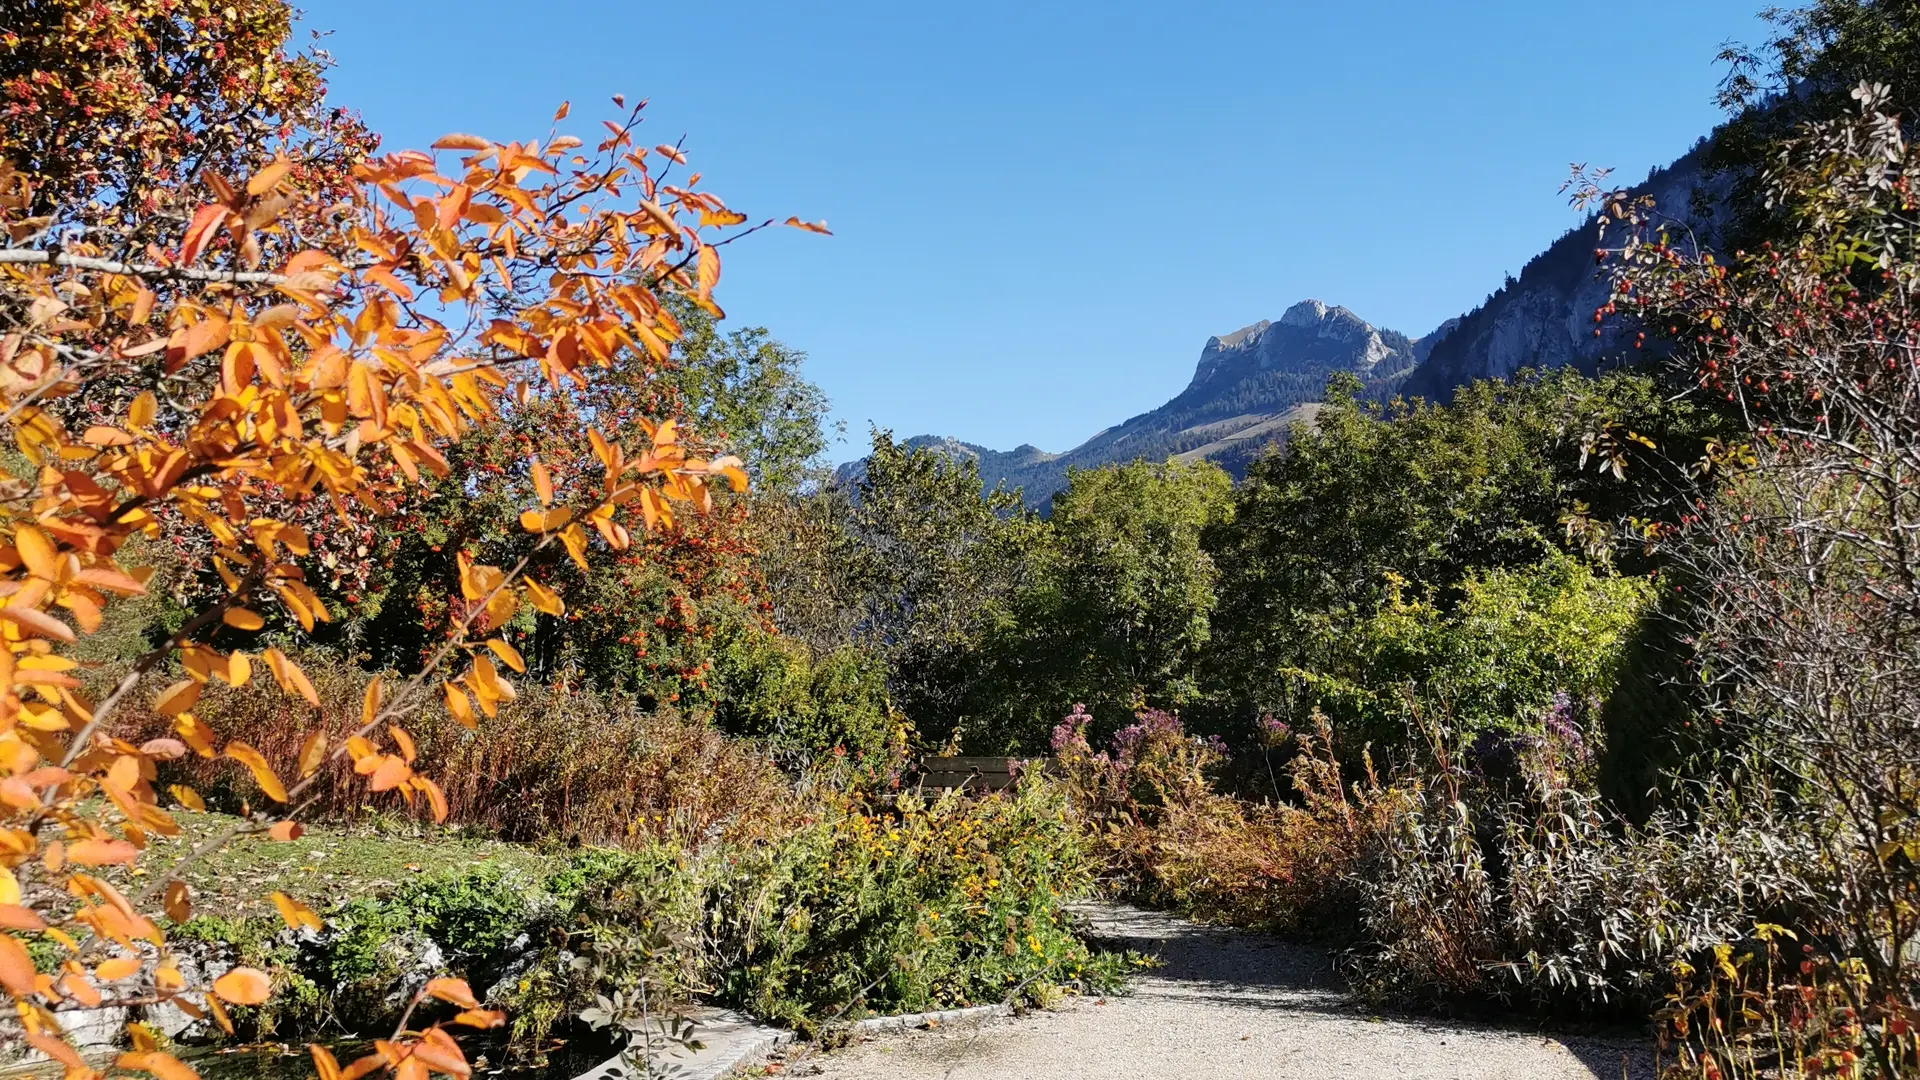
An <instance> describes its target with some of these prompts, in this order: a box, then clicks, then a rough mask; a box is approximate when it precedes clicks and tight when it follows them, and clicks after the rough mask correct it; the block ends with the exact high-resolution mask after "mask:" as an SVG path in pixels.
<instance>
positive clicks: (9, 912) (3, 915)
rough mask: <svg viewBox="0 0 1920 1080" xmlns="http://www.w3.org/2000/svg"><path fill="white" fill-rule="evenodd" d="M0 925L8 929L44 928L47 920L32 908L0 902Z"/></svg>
mask: <svg viewBox="0 0 1920 1080" xmlns="http://www.w3.org/2000/svg"><path fill="white" fill-rule="evenodd" d="M0 927H5V928H6V929H8V930H45V929H46V928H47V920H45V919H43V918H41V917H40V916H39V915H38V914H37V913H35V912H34V910H33V909H32V908H24V907H21V906H20V905H19V904H0Z"/></svg>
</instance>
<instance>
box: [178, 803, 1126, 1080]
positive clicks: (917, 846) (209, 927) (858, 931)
mask: <svg viewBox="0 0 1920 1080" xmlns="http://www.w3.org/2000/svg"><path fill="white" fill-rule="evenodd" d="M814 792H815V794H814V796H813V797H810V798H808V799H806V800H804V801H805V802H806V815H805V820H804V821H803V822H802V823H801V824H799V825H797V826H796V827H792V828H788V829H785V830H780V831H771V832H767V833H764V834H761V835H757V836H753V837H737V838H732V839H728V840H724V841H720V842H715V843H711V844H708V845H705V846H702V847H699V848H694V847H690V846H688V845H687V844H686V843H684V842H683V841H679V840H665V841H656V842H652V843H642V844H639V845H637V846H635V847H634V848H633V849H631V850H614V849H583V850H581V851H580V852H578V853H577V854H575V855H573V856H571V857H569V858H567V859H566V860H565V861H564V864H563V865H561V866H560V867H559V868H557V869H555V870H553V871H552V872H550V873H548V874H546V875H545V876H544V877H536V876H529V875H527V874H525V873H522V872H519V871H514V870H508V869H503V868H499V867H494V866H489V865H484V864H483V865H480V866H476V867H473V868H469V869H466V870H462V871H459V872H455V873H449V874H443V875H439V876H434V877H429V878H424V879H421V880H416V881H408V882H404V883H402V884H401V885H399V886H397V887H395V888H393V889H391V890H390V891H388V892H387V893H385V894H383V895H380V896H371V897H357V898H353V899H350V900H347V901H345V902H344V903H341V904H338V905H336V906H335V907H334V908H333V909H331V910H329V911H327V912H326V919H327V929H326V930H325V931H324V932H323V933H321V934H319V935H312V934H305V935H303V934H296V933H294V932H291V931H286V930H284V929H283V928H282V927H281V926H280V924H279V922H278V921H277V919H274V918H272V917H270V916H269V917H262V918H258V919H253V920H220V919H204V918H203V919H199V920H196V921H195V922H194V923H192V924H189V928H188V931H187V936H188V937H189V938H191V939H193V940H196V941H199V942H200V943H202V945H203V946H205V947H207V948H210V949H214V950H224V951H227V952H230V953H234V954H236V955H237V956H238V957H239V958H241V959H244V960H246V961H247V962H250V963H254V964H257V965H259V966H261V967H264V968H266V969H268V970H270V971H272V972H274V976H275V978H276V980H278V981H279V982H280V983H281V984H282V985H284V986H287V987H289V988H294V989H297V990H299V991H300V993H299V994H297V995H295V996H294V997H295V998H297V999H298V1000H299V1001H300V1002H301V1003H302V1004H301V1007H300V1009H298V1010H297V1012H296V1013H291V1014H289V1013H283V1014H281V1015H279V1016H277V1017H271V1018H269V1017H259V1018H254V1019H253V1020H252V1021H250V1026H249V1028H248V1031H249V1032H252V1033H265V1032H267V1031H271V1030H275V1028H276V1024H277V1034H279V1035H280V1036H281V1037H293V1036H296V1035H299V1034H303V1033H306V1032H309V1031H311V1030H313V1029H314V1028H315V1027H316V1026H317V1025H319V1024H321V1023H323V1022H324V1021H325V1020H326V1019H327V1018H329V1017H332V1018H334V1019H337V1020H338V1021H339V1022H341V1023H344V1024H346V1025H347V1026H349V1027H350V1028H351V1029H353V1030H357V1031H364V1032H367V1033H379V1032H380V1031H381V1030H382V1029H383V1026H390V1025H391V1023H392V1021H393V1018H394V1016H395V1015H396V1014H397V1012H398V1011H399V1010H400V1009H401V1008H404V1007H405V1004H406V1000H407V995H408V993H409V992H410V989H411V988H412V987H415V986H417V985H418V983H419V982H421V981H424V979H425V978H427V977H430V976H433V975H438V974H454V975H458V976H460V977H463V978H466V979H467V980H468V981H469V982H470V983H471V984H472V985H473V987H474V988H475V990H476V991H478V992H480V993H481V994H483V995H488V996H490V997H491V998H492V999H493V1000H494V1001H495V1002H496V1003H497V1004H500V1005H504V1006H506V1007H507V1008H508V1011H509V1015H510V1017H511V1028H510V1030H511V1035H512V1038H513V1040H514V1043H515V1046H516V1052H531V1053H538V1052H539V1051H541V1050H542V1049H544V1048H545V1047H546V1046H547V1045H548V1040H549V1039H550V1038H551V1037H555V1036H561V1035H569V1034H571V1033H572V1032H573V1030H574V1028H575V1025H576V1021H577V1019H578V1018H579V1017H580V1016H581V1015H582V1013H584V1012H586V1011H587V1010H589V1009H592V1008H595V1007H596V1006H597V1005H598V1002H599V999H600V998H602V997H607V998H611V997H612V996H613V995H614V994H615V993H616V992H617V993H618V994H619V995H621V999H622V1000H623V1001H636V1002H637V1001H639V1000H642V998H643V996H644V998H645V1000H647V1001H649V1002H650V1003H651V1005H650V1008H651V1009H652V1010H653V1011H654V1014H655V1015H663V1014H665V1013H666V1012H669V1011H671V1010H672V1009H675V1008H678V1007H682V1006H684V1005H687V1004H689V1003H692V1002H694V1001H697V1000H702V999H704V1000H713V1001H718V1002H722V1003H726V1004H730V1005H735V1006H738V1007H742V1008H745V1009H748V1010H750V1011H752V1012H754V1013H755V1014H756V1015H759V1016H762V1017H764V1018H767V1019H769V1020H772V1021H775V1022H778V1023H783V1024H792V1025H796V1026H799V1027H802V1028H806V1029H809V1030H812V1029H815V1028H818V1027H821V1026H823V1025H827V1024H830V1023H831V1022H833V1021H835V1020H841V1019H852V1018H855V1017H859V1016H864V1015H872V1014H883V1013H889V1012H913V1011H920V1010H925V1009H934V1008H943V1007H948V1006H956V1005H966V1004H977V1003H983V1002H997V1001H1002V1000H1009V999H1011V1000H1016V1001H1042V1000H1048V999H1049V998H1051V997H1052V996H1053V995H1055V994H1057V993H1058V992H1059V990H1060V989H1062V988H1065V987H1073V986H1091V987H1095V988H1111V987H1112V986H1113V985H1114V980H1115V978H1116V976H1117V967H1116V964H1117V961H1115V960H1113V959H1110V958H1105V957H1097V956H1095V955H1094V954H1092V953H1091V952H1090V951H1089V950H1088V948H1087V947H1086V945H1084V944H1083V943H1082V942H1081V941H1080V940H1079V939H1078V938H1077V937H1075V936H1074V934H1073V932H1072V930H1071V928H1070V926H1069V920H1068V915H1067V908H1066V904H1067V902H1068V901H1070V900H1072V899H1073V898H1075V897H1077V896H1080V895H1083V894H1084V893H1085V892H1086V891H1087V889H1088V888H1089V887H1090V882H1091V877H1092V868H1091V864H1090V863H1089V861H1088V860H1087V858H1086V856H1085V854H1084V848H1083V845H1082V841H1081V839H1080V836H1079V833H1078V832H1077V831H1076V830H1075V829H1074V828H1073V826H1072V824H1071V823H1070V821H1069V817H1068V813H1067V809H1066V805H1065V803H1064V800H1063V796H1062V794H1061V792H1060V791H1059V789H1058V788H1057V787H1055V786H1053V785H1051V784H1049V783H1047V782H1045V781H1044V780H1042V779H1040V778H1039V777H1037V776H1035V777H1030V778H1028V779H1027V780H1026V781H1025V782H1023V783H1022V784H1021V785H1020V786H1019V787H1018V788H1017V789H1015V790H1012V791H1008V792H1005V793H1001V794H996V795H992V796H988V797H985V798H979V799H965V798H961V797H958V796H951V795H950V796H947V797H944V798H941V799H938V800H934V801H931V802H929V801H924V800H921V799H920V798H918V797H917V796H913V795H904V796H902V797H900V798H899V799H898V800H897V801H896V802H892V803H884V804H879V803H869V802H867V801H864V800H863V799H861V798H859V797H857V796H853V795H848V794H844V793H839V792H835V791H831V790H828V789H824V788H815V789H814ZM289 1000H293V998H290V999H289Z"/></svg>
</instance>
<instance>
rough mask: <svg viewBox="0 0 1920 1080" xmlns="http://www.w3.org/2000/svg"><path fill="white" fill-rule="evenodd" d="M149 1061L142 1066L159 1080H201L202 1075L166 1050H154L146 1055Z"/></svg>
mask: <svg viewBox="0 0 1920 1080" xmlns="http://www.w3.org/2000/svg"><path fill="white" fill-rule="evenodd" d="M146 1057H147V1060H146V1061H145V1062H144V1063H142V1065H141V1066H140V1067H141V1068H142V1069H144V1070H146V1071H147V1072H150V1073H152V1074H153V1075H154V1076H156V1077H158V1078H159V1080H200V1074H199V1073H197V1072H194V1071H193V1069H192V1067H191V1066H189V1065H188V1064H187V1063H186V1062H184V1061H181V1060H180V1059H179V1058H177V1057H174V1056H173V1055H172V1054H169V1053H167V1052H166V1051H164V1050H154V1051H152V1052H150V1053H148V1054H147V1055H146Z"/></svg>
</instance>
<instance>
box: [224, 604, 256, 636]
mask: <svg viewBox="0 0 1920 1080" xmlns="http://www.w3.org/2000/svg"><path fill="white" fill-rule="evenodd" d="M220 621H221V622H223V623H226V624H227V625H228V626H231V627H233V628H234V629H235V630H258V629H260V628H261V627H263V626H265V625H267V620H265V619H263V618H261V617H260V615H259V614H258V613H257V612H253V611H249V610H247V609H246V608H241V607H236V608H228V609H227V610H226V614H224V615H222V616H220Z"/></svg>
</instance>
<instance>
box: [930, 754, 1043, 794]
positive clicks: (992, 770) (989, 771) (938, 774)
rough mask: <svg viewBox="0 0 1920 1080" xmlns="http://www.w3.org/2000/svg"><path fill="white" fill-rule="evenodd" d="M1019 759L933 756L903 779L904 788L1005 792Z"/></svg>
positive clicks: (980, 792) (1011, 781)
mask: <svg viewBox="0 0 1920 1080" xmlns="http://www.w3.org/2000/svg"><path fill="white" fill-rule="evenodd" d="M1018 760H1019V759H1018V758H1007V757H930V758H921V759H920V761H919V763H918V764H916V765H915V766H914V767H913V769H912V770H910V771H909V772H908V773H907V775H906V776H905V777H903V778H902V780H903V784H902V786H903V787H918V788H919V789H920V790H922V791H927V792H933V791H947V790H951V789H953V788H959V789H961V790H963V791H966V792H969V793H977V794H983V795H984V794H986V793H987V792H989V791H1005V790H1006V789H1007V788H1010V787H1012V786H1013V766H1014V763H1015V762H1016V761H1018Z"/></svg>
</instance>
